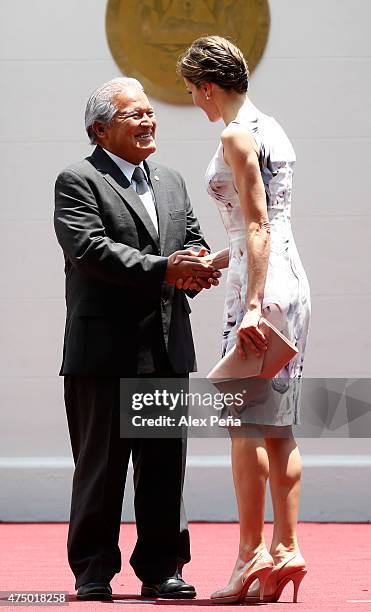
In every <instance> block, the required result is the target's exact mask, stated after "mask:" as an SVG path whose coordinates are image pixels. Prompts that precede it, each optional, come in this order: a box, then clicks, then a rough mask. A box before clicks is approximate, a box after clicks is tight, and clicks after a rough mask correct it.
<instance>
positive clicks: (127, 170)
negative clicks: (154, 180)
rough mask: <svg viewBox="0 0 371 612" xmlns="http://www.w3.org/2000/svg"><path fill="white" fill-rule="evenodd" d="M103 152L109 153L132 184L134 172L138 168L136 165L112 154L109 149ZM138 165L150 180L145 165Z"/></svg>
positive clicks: (141, 163)
mask: <svg viewBox="0 0 371 612" xmlns="http://www.w3.org/2000/svg"><path fill="white" fill-rule="evenodd" d="M103 151H104V152H105V153H107V155H108V156H109V157H110V158H111V159H112V161H114V162H115V164H116V165H117V166H118V167H119V168H120V170H121V172H122V173H123V174H125V176H126V178H127V179H128V181H129V183H131V181H132V178H133V173H134V170H135V168H136V167H137V166H136V165H135V164H132V163H131V162H128V161H126V159H122V157H119V156H118V155H115V154H114V153H111V151H107V149H103ZM137 165H138V166H139V168H142V170H143V171H144V172H145V175H146V176H147V178H148V174H147V171H146V169H145V167H144V163H143V162H140V164H137Z"/></svg>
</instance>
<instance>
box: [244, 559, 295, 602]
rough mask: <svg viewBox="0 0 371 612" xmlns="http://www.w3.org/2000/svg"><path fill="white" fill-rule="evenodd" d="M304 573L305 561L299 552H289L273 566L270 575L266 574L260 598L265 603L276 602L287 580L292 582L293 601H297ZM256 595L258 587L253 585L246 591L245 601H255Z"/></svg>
mask: <svg viewBox="0 0 371 612" xmlns="http://www.w3.org/2000/svg"><path fill="white" fill-rule="evenodd" d="M306 573H307V570H306V565H305V561H304V559H303V557H302V555H301V554H300V552H299V551H297V552H293V553H289V554H288V555H287V556H286V557H285V558H284V559H282V561H280V562H279V563H277V564H276V565H275V566H274V568H273V570H272V571H271V574H270V576H268V578H267V580H266V582H265V585H264V592H263V594H262V597H260V600H261V601H264V602H266V603H273V602H277V601H278V600H279V598H280V597H281V594H282V591H283V589H284V588H285V586H286V585H287V584H288V583H289V582H292V583H293V585H294V594H293V602H294V603H297V601H298V592H299V586H300V584H301V581H302V580H303V578H304V576H305V574H306ZM260 593H261V590H260ZM258 595H259V589H258V587H255V588H253V589H251V591H250V592H249V593H247V595H246V597H245V601H250V602H252V601H257V598H258Z"/></svg>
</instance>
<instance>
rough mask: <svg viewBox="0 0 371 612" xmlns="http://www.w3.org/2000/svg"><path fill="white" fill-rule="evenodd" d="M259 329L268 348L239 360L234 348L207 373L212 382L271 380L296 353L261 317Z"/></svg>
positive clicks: (285, 339)
mask: <svg viewBox="0 0 371 612" xmlns="http://www.w3.org/2000/svg"><path fill="white" fill-rule="evenodd" d="M259 329H261V331H262V332H263V334H264V335H265V337H266V338H267V339H268V348H267V350H266V351H265V352H264V353H263V355H261V356H260V357H257V355H255V354H254V353H249V355H248V357H247V358H246V359H241V357H240V356H239V354H238V352H237V349H236V347H235V346H234V347H233V348H232V349H231V350H230V351H228V353H226V354H225V355H224V357H223V358H222V359H221V360H220V361H219V362H218V363H217V364H216V365H215V366H214V367H213V369H212V370H211V371H210V372H209V373H208V375H207V378H210V379H212V380H218V381H222V380H231V379H240V378H251V377H258V378H273V377H274V376H275V375H276V374H278V372H279V371H280V370H281V369H282V368H283V367H284V366H285V365H286V364H287V363H288V362H289V361H291V359H292V358H293V357H295V355H296V354H297V352H298V349H297V348H296V346H295V345H294V344H292V342H290V341H289V340H288V339H287V338H286V337H285V336H284V335H283V334H281V332H279V331H278V329H276V328H275V327H274V325H272V324H271V323H269V321H267V319H265V318H264V317H261V319H260V322H259Z"/></svg>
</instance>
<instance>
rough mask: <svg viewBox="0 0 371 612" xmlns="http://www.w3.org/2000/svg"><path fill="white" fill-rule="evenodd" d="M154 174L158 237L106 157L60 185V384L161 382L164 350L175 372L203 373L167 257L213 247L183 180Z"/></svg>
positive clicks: (153, 168)
mask: <svg viewBox="0 0 371 612" xmlns="http://www.w3.org/2000/svg"><path fill="white" fill-rule="evenodd" d="M146 168H147V169H148V170H149V173H150V181H151V184H152V188H153V192H154V196H155V201H156V206H157V212H158V219H159V237H158V235H157V233H156V230H155V228H154V227H153V224H152V222H151V220H150V217H149V215H148V213H147V211H146V210H145V207H144V206H143V204H142V202H141V200H140V198H139V196H138V195H137V194H136V192H135V190H134V189H133V188H132V186H131V185H130V184H129V182H128V181H127V179H126V177H125V176H124V175H123V173H122V172H121V170H120V169H119V168H118V166H117V165H116V164H115V163H114V162H113V161H112V160H111V158H110V157H109V156H108V155H107V154H106V153H105V152H104V151H103V149H101V148H100V147H96V149H95V150H94V152H93V154H92V155H91V156H90V157H88V158H86V159H85V160H83V161H81V162H79V163H77V164H74V165H72V166H70V167H68V168H67V169H65V170H64V171H63V172H62V173H61V174H60V175H59V176H58V178H57V181H56V187H55V215H54V224H55V231H56V234H57V238H58V241H59V243H60V245H61V247H62V249H63V252H64V257H65V273H66V304H67V319H66V328H65V338H64V349H63V363H62V368H61V372H60V374H61V375H67V374H74V375H97V376H122V377H124V376H135V375H136V374H137V373H141V372H143V373H144V372H147V373H148V372H152V371H154V370H156V369H158V368H159V367H161V363H160V364H159V363H158V359H161V354H162V355H163V352H164V349H163V347H166V351H167V355H168V358H169V360H170V364H171V366H172V368H173V369H174V370H175V372H178V373H183V372H191V371H194V370H195V353H194V346H193V340H192V332H191V327H190V322H189V313H190V307H189V304H188V301H187V298H186V296H185V294H184V291H181V290H178V289H176V288H175V287H174V286H173V285H169V284H167V283H165V282H164V276H165V272H166V265H167V259H166V257H167V256H168V255H170V254H171V253H173V252H174V251H176V250H178V249H184V248H188V247H193V248H194V249H195V250H198V249H200V248H201V247H202V246H204V247H206V248H207V249H208V245H207V244H206V242H205V240H204V238H203V235H202V232H201V229H200V226H199V223H198V221H197V219H196V218H195V216H194V214H193V211H192V207H191V204H190V201H189V197H188V194H187V190H186V187H185V184H184V181H183V179H182V177H181V176H180V175H179V174H178V173H177V172H175V171H174V170H170V169H168V168H166V167H164V166H161V165H159V164H153V163H151V162H149V163H148V164H146ZM161 347H162V349H161ZM161 350H162V353H161ZM166 351H165V354H166Z"/></svg>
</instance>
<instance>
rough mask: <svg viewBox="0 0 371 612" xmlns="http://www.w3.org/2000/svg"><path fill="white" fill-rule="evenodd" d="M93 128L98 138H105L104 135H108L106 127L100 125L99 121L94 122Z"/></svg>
mask: <svg viewBox="0 0 371 612" xmlns="http://www.w3.org/2000/svg"><path fill="white" fill-rule="evenodd" d="M91 127H92V129H93V131H94V134H95V135H96V136H97V138H104V135H105V133H106V126H105V125H104V123H100V122H99V121H94V123H93V124H92V126H91Z"/></svg>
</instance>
